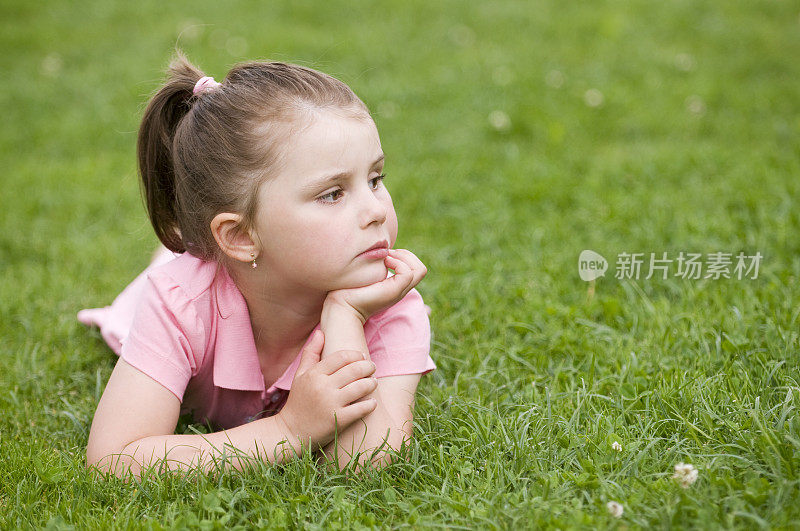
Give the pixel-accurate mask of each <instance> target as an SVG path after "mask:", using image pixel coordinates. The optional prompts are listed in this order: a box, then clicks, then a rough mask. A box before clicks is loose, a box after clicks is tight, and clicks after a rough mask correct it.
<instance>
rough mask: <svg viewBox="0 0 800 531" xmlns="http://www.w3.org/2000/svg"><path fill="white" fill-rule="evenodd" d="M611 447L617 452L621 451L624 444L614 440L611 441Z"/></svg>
mask: <svg viewBox="0 0 800 531" xmlns="http://www.w3.org/2000/svg"><path fill="white" fill-rule="evenodd" d="M611 449H612V450H614V451H615V452H621V451H622V445H621V444H620V443H619V441H614V442H613V443H611Z"/></svg>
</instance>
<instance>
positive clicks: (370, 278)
mask: <svg viewBox="0 0 800 531" xmlns="http://www.w3.org/2000/svg"><path fill="white" fill-rule="evenodd" d="M388 275H389V270H388V269H387V268H386V266H385V265H384V264H383V263H381V262H376V263H375V264H373V265H369V266H365V267H361V268H359V271H358V272H354V273H353V274H352V275H347V276H346V277H344V278H342V282H341V284H342V285H341V286H340V287H338V288H334V289H347V288H361V287H364V286H369V285H371V284H375V283H377V282H380V281H381V280H385V279H386V277H387V276H388Z"/></svg>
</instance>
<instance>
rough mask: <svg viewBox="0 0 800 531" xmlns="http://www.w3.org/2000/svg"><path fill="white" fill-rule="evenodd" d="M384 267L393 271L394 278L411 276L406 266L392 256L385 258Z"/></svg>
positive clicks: (409, 269)
mask: <svg viewBox="0 0 800 531" xmlns="http://www.w3.org/2000/svg"><path fill="white" fill-rule="evenodd" d="M386 265H387V266H388V267H390V268H391V269H394V273H395V276H397V275H408V274H413V272H412V270H411V268H410V267H409V266H408V264H406V263H405V262H403V261H402V260H400V259H398V258H395V257H393V256H387V257H386Z"/></svg>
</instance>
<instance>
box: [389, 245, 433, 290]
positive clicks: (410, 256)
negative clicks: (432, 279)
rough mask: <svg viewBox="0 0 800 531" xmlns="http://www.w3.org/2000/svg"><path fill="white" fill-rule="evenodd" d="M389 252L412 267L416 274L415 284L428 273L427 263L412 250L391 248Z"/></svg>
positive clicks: (413, 272)
mask: <svg viewBox="0 0 800 531" xmlns="http://www.w3.org/2000/svg"><path fill="white" fill-rule="evenodd" d="M389 252H390V256H392V257H394V258H397V259H399V260H402V261H403V263H405V264H406V265H407V266H408V267H409V269H411V271H412V274H413V275H414V285H417V284H418V283H419V281H420V280H422V279H423V277H424V276H425V275H426V274H428V268H426V267H425V264H423V263H422V261H421V260H420V259H419V258H417V257H416V255H415V254H414V253H412V252H411V251H409V250H406V249H390V250H389Z"/></svg>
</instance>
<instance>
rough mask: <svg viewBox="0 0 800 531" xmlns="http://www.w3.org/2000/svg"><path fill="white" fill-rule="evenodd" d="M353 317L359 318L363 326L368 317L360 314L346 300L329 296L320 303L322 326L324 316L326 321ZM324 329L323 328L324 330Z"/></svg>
mask: <svg viewBox="0 0 800 531" xmlns="http://www.w3.org/2000/svg"><path fill="white" fill-rule="evenodd" d="M350 316H352V317H355V318H356V319H358V320H359V322H360V323H361V325H362V326H363V325H364V324H366V322H367V319H368V317H367V316H366V315H364V314H362V313H361V312H360V311H358V310H356V309H355V308H353V307H352V306H351V305H349V304H348V303H347V302H345V301H342V300H339V299H338V298H331V297H328V298H326V299H325V302H324V303H323V305H322V316H321V323H322V325H323V326H324V325H325V321H326V319H325V318H326V317H327V318H328V321H330V320H333V319H340V318H343V317H344V318H347V317H350ZM324 331H325V330H323V332H324Z"/></svg>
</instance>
